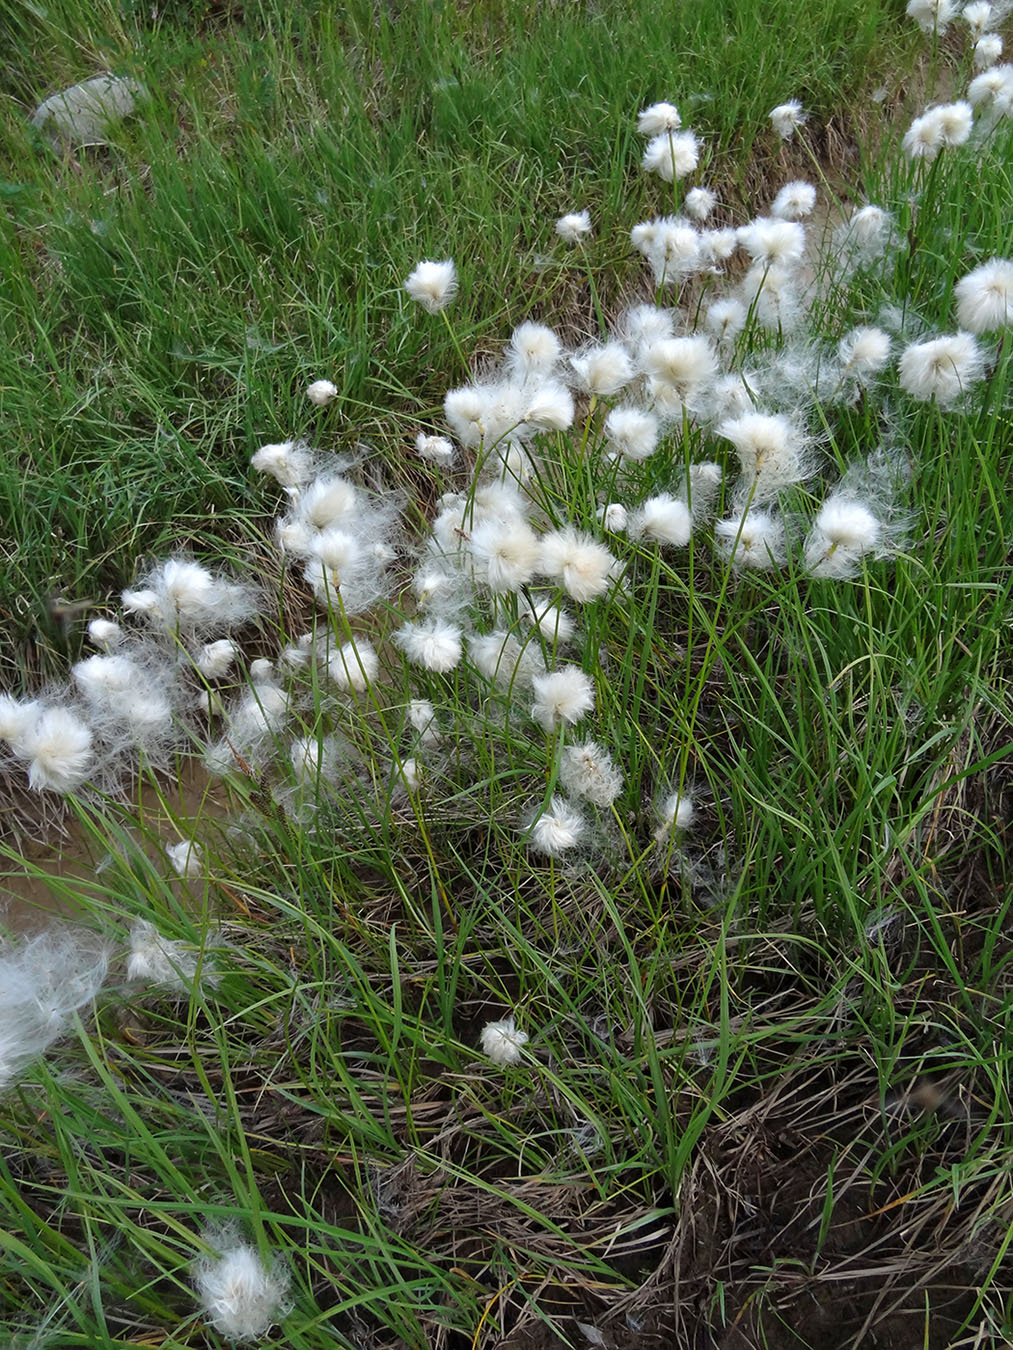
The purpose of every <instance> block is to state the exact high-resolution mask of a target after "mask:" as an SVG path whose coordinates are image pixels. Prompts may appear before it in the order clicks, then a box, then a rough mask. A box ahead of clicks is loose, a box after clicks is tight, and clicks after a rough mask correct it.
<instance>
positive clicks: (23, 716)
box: [0, 694, 42, 741]
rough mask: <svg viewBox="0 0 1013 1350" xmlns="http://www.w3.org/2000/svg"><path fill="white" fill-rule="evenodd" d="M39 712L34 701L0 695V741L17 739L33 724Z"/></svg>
mask: <svg viewBox="0 0 1013 1350" xmlns="http://www.w3.org/2000/svg"><path fill="white" fill-rule="evenodd" d="M41 711H42V709H41V706H40V704H39V703H38V702H37V701H36V700H35V699H28V698H24V699H22V698H15V697H14V696H13V695H12V694H0V740H2V741H13V740H16V739H18V737H20V736H22V735H23V734H24V733H25V732H26V731H27V730H28V728H29V727H30V726H32V725H33V724H34V722H35V721H36V719H37V718H38V716H39V713H40V712H41Z"/></svg>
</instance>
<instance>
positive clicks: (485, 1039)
mask: <svg viewBox="0 0 1013 1350" xmlns="http://www.w3.org/2000/svg"><path fill="white" fill-rule="evenodd" d="M528 1039H529V1038H528V1035H527V1033H526V1032H524V1031H521V1030H520V1029H519V1028H518V1026H517V1023H516V1021H515V1019H514V1018H512V1017H505V1018H503V1020H502V1021H500V1022H487V1023H486V1024H485V1026H484V1027H483V1028H482V1031H481V1034H480V1035H479V1040H480V1041H481V1043H482V1050H483V1053H484V1054H486V1055H488V1056H489V1058H490V1059H491V1060H492V1062H493V1063H494V1064H519V1063H520V1061H521V1051H522V1050H523V1049H524V1047H525V1046H526V1045H527V1043H528Z"/></svg>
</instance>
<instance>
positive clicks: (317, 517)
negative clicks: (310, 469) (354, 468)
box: [296, 477, 362, 530]
mask: <svg viewBox="0 0 1013 1350" xmlns="http://www.w3.org/2000/svg"><path fill="white" fill-rule="evenodd" d="M296 509H297V511H298V514H299V518H300V519H301V520H303V521H305V522H306V524H308V525H312V526H313V528H314V529H315V530H325V529H327V527H328V525H340V524H342V523H343V522H344V523H347V524H351V523H353V522H354V521H356V520H357V518H358V517H359V515H360V513H361V509H362V507H361V502H360V499H359V492H358V489H357V488H356V487H355V485H354V484H352V483H350V482H349V481H348V479H347V478H338V477H335V478H315V479H314V480H313V482H312V483H310V484H309V486H308V487H307V488H306V489H305V490H304V491H303V492H301V493H300V494H299V497H298V499H297V502H296Z"/></svg>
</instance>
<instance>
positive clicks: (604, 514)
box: [595, 502, 630, 534]
mask: <svg viewBox="0 0 1013 1350" xmlns="http://www.w3.org/2000/svg"><path fill="white" fill-rule="evenodd" d="M595 516H596V518H597V519H598V520H599V521H600V522H601V527H602V529H603V530H604V531H605V532H606V533H607V534H622V533H623V531H624V530H625V529H626V528H627V526H628V525H629V523H630V514H629V512H628V511H627V510H626V507H625V506H623V504H622V502H608V503H607V504H606V505H605V506H599V507H598V509H597V511H596V512H595Z"/></svg>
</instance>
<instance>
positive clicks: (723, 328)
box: [704, 296, 748, 343]
mask: <svg viewBox="0 0 1013 1350" xmlns="http://www.w3.org/2000/svg"><path fill="white" fill-rule="evenodd" d="M747 317H748V311H747V310H746V307H745V305H744V304H743V303H742V301H741V300H736V299H735V298H734V297H733V296H729V297H728V298H727V299H725V300H715V301H714V303H713V304H712V305H708V307H707V312H706V314H705V315H704V324H705V326H706V327H707V329H708V330H709V331H710V332H711V333H713V335H714V338H715V340H716V341H717V342H724V343H731V342H734V341H735V339H736V338H737V337H738V335H739V334H740V333H741V332H742V330H743V329H744V328H745V326H746V319H747Z"/></svg>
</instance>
